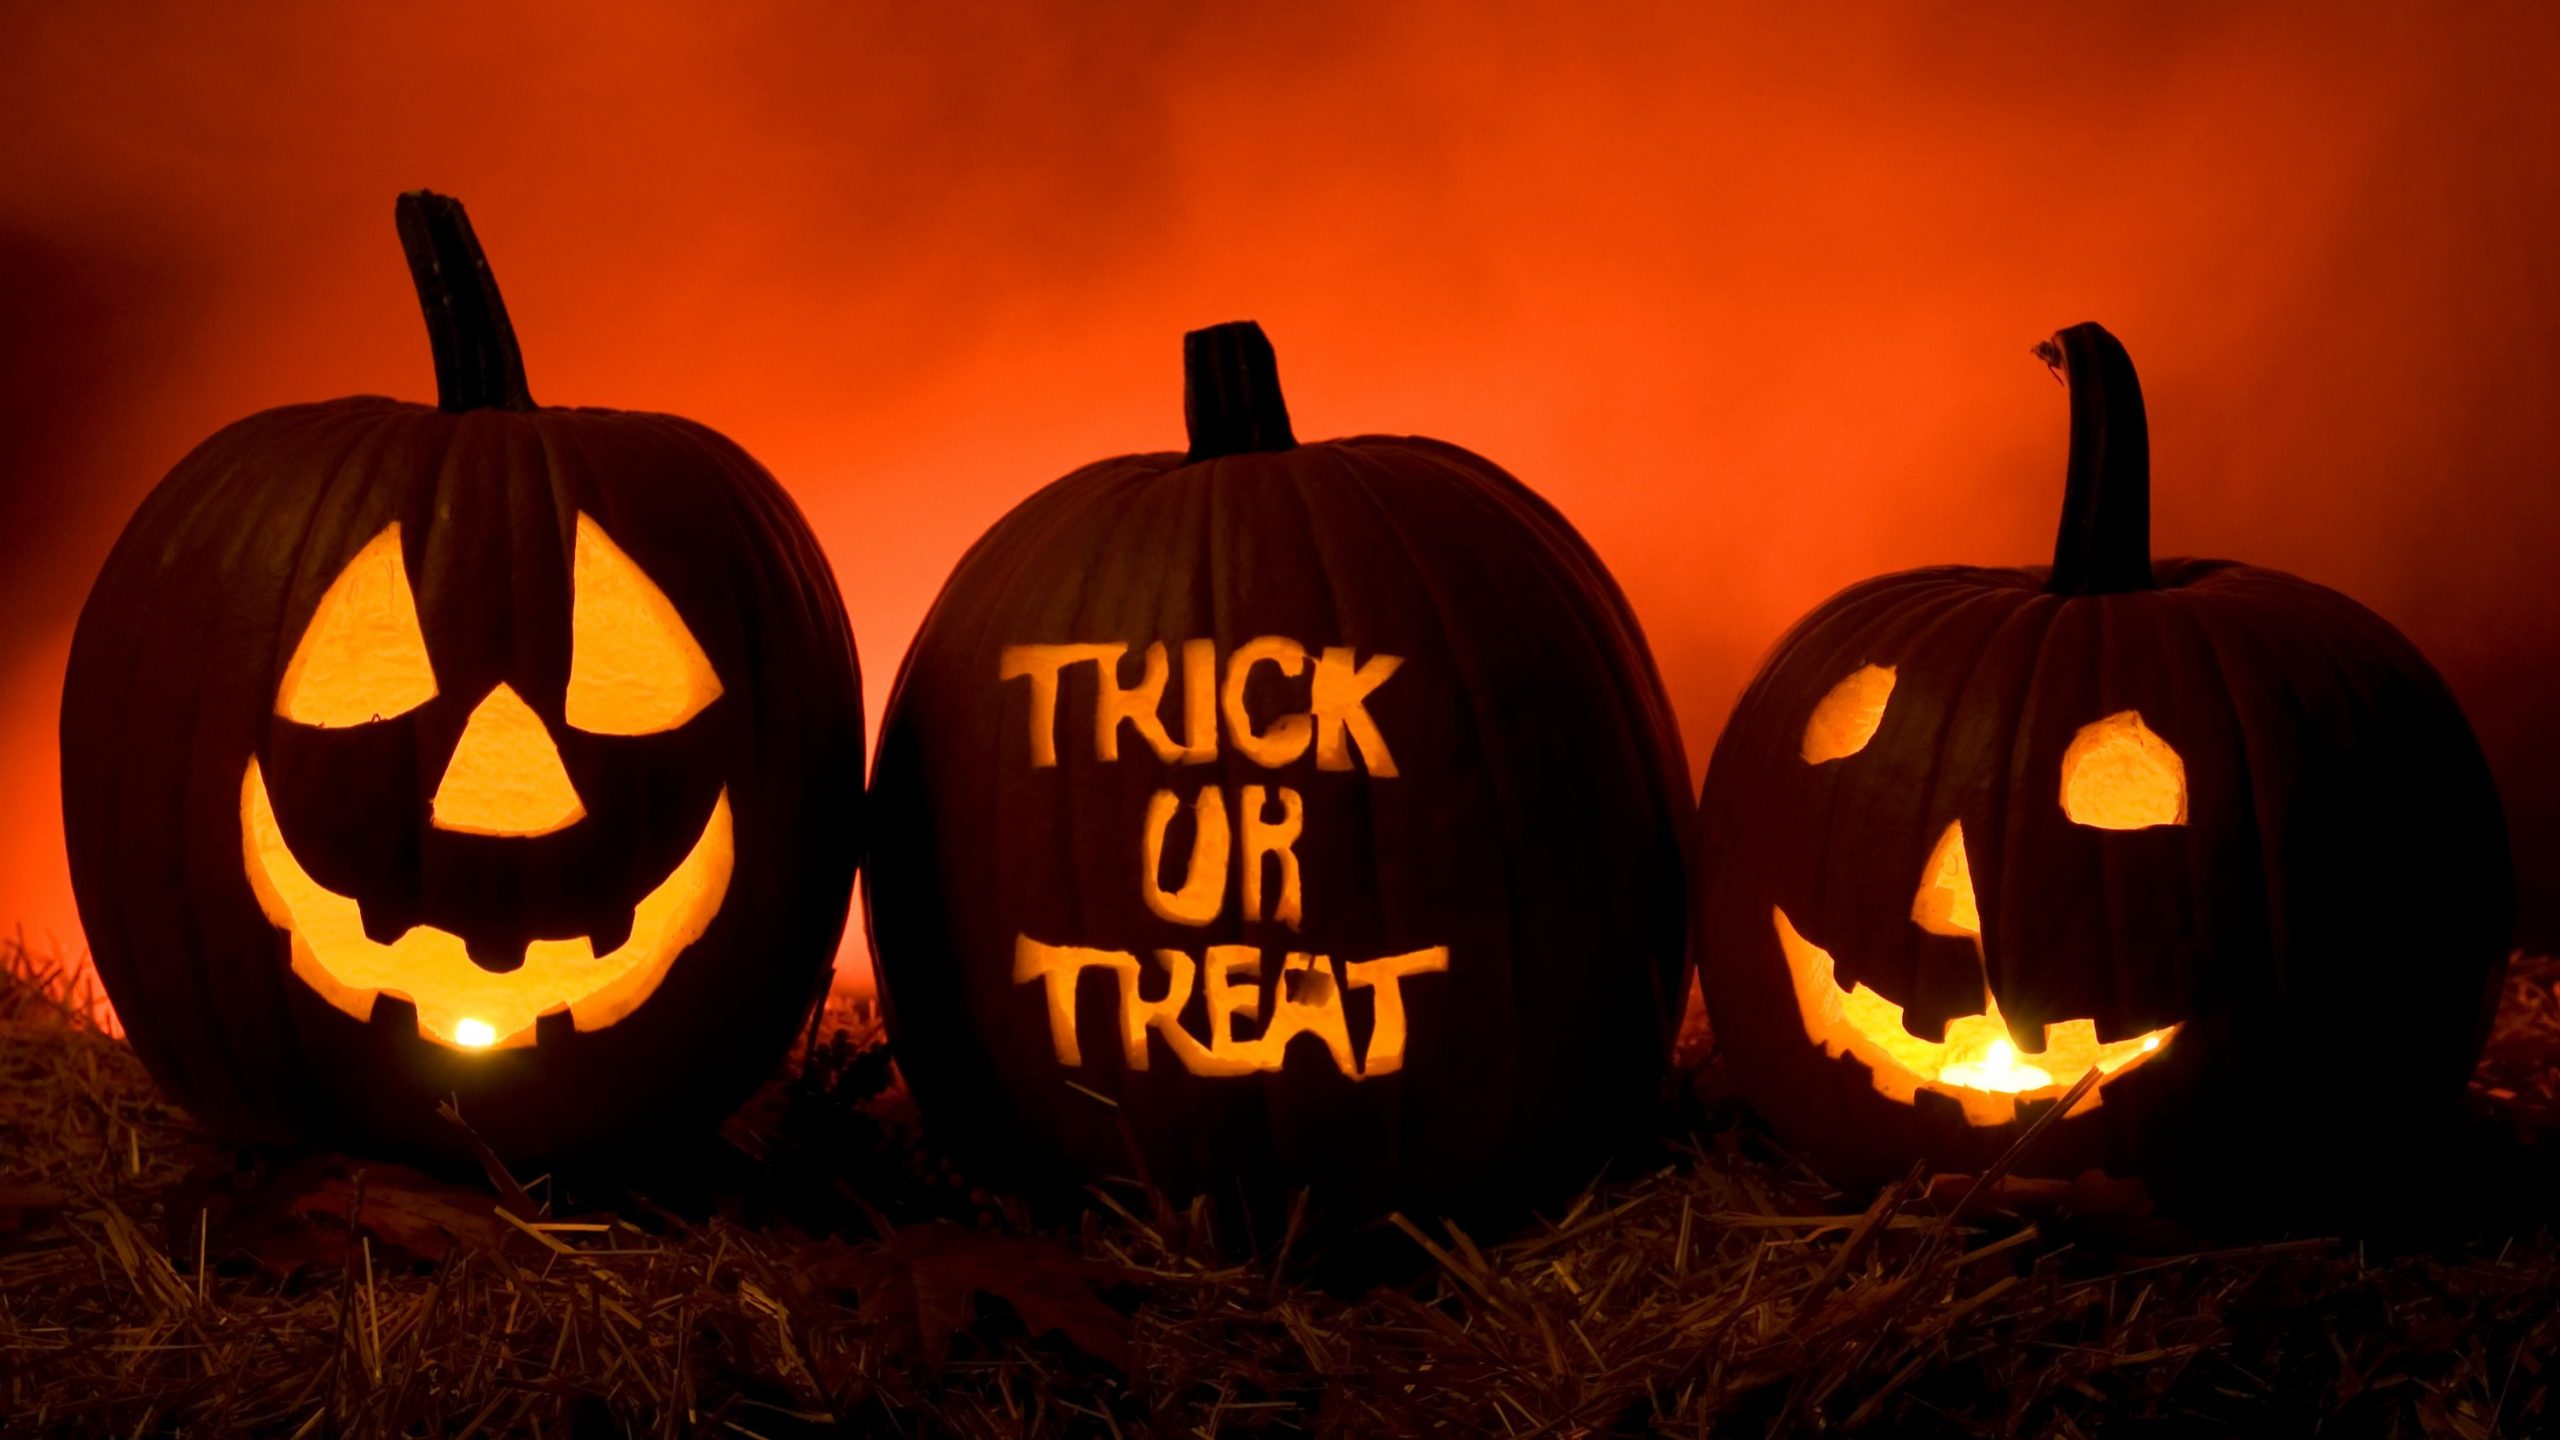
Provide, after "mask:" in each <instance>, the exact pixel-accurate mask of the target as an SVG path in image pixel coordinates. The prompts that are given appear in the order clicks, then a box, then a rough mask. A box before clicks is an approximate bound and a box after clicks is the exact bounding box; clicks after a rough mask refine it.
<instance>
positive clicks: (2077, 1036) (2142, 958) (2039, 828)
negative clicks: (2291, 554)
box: [1698, 325, 2512, 1201]
mask: <svg viewBox="0 0 2560 1440" xmlns="http://www.w3.org/2000/svg"><path fill="white" fill-rule="evenodd" d="M2040 353H2041V354H2042V355H2044V357H2045V358H2046V359H2047V361H2048V363H2050V364H2052V365H2053V366H2054V367H2055V369H2056V370H2057V371H2060V372H2062V374H2063V375H2064V376H2065V377H2066V379H2067V383H2068V385H2069V389H2070V398H2071V413H2072V428H2071V457H2070V473H2069V484H2068V492H2067V495H2066V497H2065V501H2064V510H2063V519H2062V525H2061V531H2060V538H2059V540H2058V542H2057V545H2056V549H2055V559H2054V564H2053V566H2052V568H2051V569H2050V570H2045V569H1992V568H1977V567H1970V566H1942V567H1938V568H1934V569H1925V570H1915V571H1910V572H1907V573H1904V574H1898V575H1889V576H1885V577H1882V578H1879V579H1875V580H1869V581H1865V582H1862V583H1860V584H1858V585H1854V586H1852V587H1850V588H1849V589H1848V590H1846V591H1844V592H1842V593H1841V594H1840V595H1839V596H1837V597H1835V598H1834V599H1832V600H1831V601H1829V602H1827V603H1826V604H1824V605H1823V606H1822V607H1821V608H1820V609H1818V610H1816V611H1815V612H1814V613H1813V614H1811V615H1809V616H1807V617H1806V618H1805V619H1804V620H1803V621H1801V622H1799V623H1798V624H1797V626H1796V627H1795V628H1794V630H1793V631H1791V632H1790V633H1789V634H1788V635H1787V637H1786V638H1785V639H1783V640H1782V641H1780V642H1779V644H1778V646H1777V648H1776V650H1775V652H1774V653H1773V654H1772V655H1771V657H1770V659H1769V660H1768V662H1767V663H1766V665H1765V666H1764V667H1763V668H1762V670H1761V672H1760V674H1759V676H1758V678H1757V679H1755V680H1754V681H1753V682H1752V684H1751V686H1750V688H1749V690H1748V691H1747V692H1746V693H1745V694H1744V696H1743V698H1742V700H1741V702H1740V704H1739V706H1738V707H1737V708H1736V710H1735V712H1734V714H1733V717H1732V719H1731V721H1730V722H1729V723H1728V724H1727V726H1726V728H1725V732H1724V736H1723V738H1722V740H1721V741H1720V743H1719V744H1718V745H1717V747H1716V754H1715V758H1714V761H1713V763H1712V764H1711V765H1710V767H1709V769H1708V774H1707V781H1706V787H1705V794H1704V798H1703V802H1702V811H1701V822H1700V823H1701V827H1702V833H1701V842H1700V847H1701V852H1702V854H1701V861H1700V863H1701V867H1702V868H1701V870H1700V876H1701V882H1700V887H1699V890H1698V904H1699V909H1698V915H1699V923H1698V953H1699V967H1700V975H1701V979H1702V982H1703V985H1704V990H1705V997H1706V1001H1707V1007H1708V1012H1709V1016H1710V1019H1711V1020H1712V1022H1713V1025H1714V1029H1715V1034H1716V1041H1717V1046H1718V1049H1719V1051H1720V1053H1721V1054H1722V1056H1723V1057H1724V1060H1725V1063H1726V1065H1727V1066H1728V1067H1729V1069H1730V1071H1731V1073H1732V1075H1733V1078H1734V1080H1735V1082H1736V1084H1737V1085H1738V1086H1739V1088H1740V1089H1741V1090H1742V1092H1743V1093H1744V1094H1745V1095H1746V1096H1747V1097H1748V1098H1749V1099H1750V1100H1751V1102H1752V1103H1753V1104H1754V1105H1755V1106H1756V1107H1757V1108H1758V1109H1759V1110H1760V1111H1761V1112H1762V1113H1763V1114H1765V1115H1766V1116H1767V1117H1768V1118H1769V1120H1770V1121H1771V1122H1772V1123H1773V1124H1774V1125H1775V1126H1776V1127H1777V1129H1778V1130H1779V1131H1780V1133H1781V1134H1782V1136H1783V1137H1784V1138H1786V1139H1787V1140H1788V1141H1790V1142H1791V1143H1793V1144H1795V1145H1797V1146H1799V1147H1801V1148H1802V1149H1804V1150H1805V1151H1807V1152H1808V1153H1810V1154H1811V1155H1812V1156H1813V1157H1814V1159H1815V1160H1816V1162H1817V1163H1818V1164H1819V1165H1821V1166H1822V1167H1823V1168H1824V1169H1826V1170H1827V1171H1828V1172H1830V1173H1831V1174H1832V1175H1833V1176H1835V1177H1836V1178H1840V1179H1844V1180H1862V1181H1880V1180H1884V1179H1889V1178H1893V1177H1898V1176H1900V1175H1902V1174H1903V1173H1905V1172H1906V1171H1907V1170H1908V1169H1909V1168H1910V1166H1911V1165H1912V1164H1913V1163H1914V1162H1916V1161H1921V1160H1926V1161H1928V1162H1929V1163H1931V1164H1932V1165H1935V1166H1938V1167H1940V1168H1955V1169H1979V1168H1980V1167H1982V1166H1984V1165H1986V1164H1988V1163H1989V1162H1990V1161H1991V1160H1992V1159H1994V1158H1995V1157H1997V1156H1998V1155H1999V1154H2000V1153H2001V1151H2003V1150H2004V1149H2005V1148H2006V1147H2007V1146H2008V1145H2009V1144H2010V1143H2011V1142H2012V1141H2014V1140H2016V1139H2017V1138H2018V1137H2019V1135H2020V1134H2021V1132H2022V1131H2023V1129H2024V1128H2025V1127H2026V1126H2027V1125H2029V1124H2031V1123H2032V1122H2033V1121H2034V1120H2035V1119H2037V1118H2038V1117H2039V1116H2041V1115H2043V1114H2045V1112H2047V1111H2049V1110H2050V1109H2052V1108H2053V1107H2054V1106H2055V1105H2056V1104H2057V1103H2058V1102H2059V1101H2060V1100H2062V1099H2064V1098H2065V1097H2066V1092H2067V1091H2069V1090H2070V1089H2071V1088H2072V1087H2073V1086H2074V1085H2075V1084H2076V1083H2078V1082H2081V1081H2083V1080H2084V1079H2087V1078H2088V1077H2090V1076H2091V1074H2092V1072H2095V1078H2094V1080H2091V1081H2090V1083H2089V1085H2088V1086H2087V1088H2086V1089H2085V1091H2084V1092H2083V1093H2082V1094H2081V1095H2080V1096H2079V1098H2078V1100H2077V1102H2076V1103H2075V1104H2074V1105H2073V1106H2072V1108H2071V1110H2070V1111H2069V1113H2068V1114H2066V1115H2062V1116H2057V1117H2054V1119H2053V1123H2052V1125H2051V1127H2050V1128H2049V1130H2048V1132H2047V1133H2046V1134H2044V1135H2043V1136H2040V1137H2039V1141H2038V1145H2037V1148H2036V1149H2035V1150H2034V1151H2033V1152H2032V1153H2030V1154H2029V1155H2028V1156H2027V1157H2026V1162H2025V1163H2026V1167H2027V1168H2028V1169H2029V1170H2030V1171H2036V1172H2041V1173H2047V1174H2059V1175H2065V1176H2068V1175H2071V1174H2075V1173H2078V1172H2079V1171H2080V1170H2082V1169H2084V1168H2088V1167H2093V1166H2094V1167H2102V1168H2105V1169H2108V1170H2110V1171H2112V1172H2114V1173H2118V1174H2131V1175H2137V1176H2142V1177H2144V1178H2146V1179H2152V1180H2155V1181H2158V1182H2161V1183H2160V1184H2159V1185H2158V1187H2157V1188H2158V1189H2160V1190H2161V1191H2163V1192H2164V1193H2167V1194H2171V1195H2175V1196H2178V1197H2180V1198H2195V1199H2200V1200H2205V1201H2211V1200H2214V1199H2217V1198H2231V1197H2230V1196H2229V1195H2228V1194H2224V1193H2219V1192H2227V1191H2229V1190H2231V1189H2232V1188H2233V1182H2237V1181H2239V1180H2241V1179H2242V1178H2243V1177H2246V1176H2250V1175H2253V1174H2263V1173H2265V1171H2266V1170H2267V1169H2268V1168H2269V1167H2288V1168H2296V1169H2298V1168H2300V1167H2301V1166H2302V1165H2304V1164H2306V1163H2313V1162H2320V1163H2326V1162H2331V1161H2334V1160H2337V1159H2341V1158H2344V1157H2346V1156H2350V1155H2369V1154H2370V1153H2371V1150H2372V1147H2373V1144H2374V1138H2375V1137H2390V1136H2394V1135H2400V1134H2405V1133H2406V1132H2407V1131H2408V1130H2409V1128H2410V1127H2412V1126H2415V1125H2418V1124H2421V1123H2423V1122H2424V1121H2425V1120H2426V1119H2427V1118H2428V1117H2430V1116H2433V1115H2435V1114H2438V1113H2440V1112H2441V1111H2442V1110H2443V1109H2444V1108H2445V1107H2447V1106H2448V1105H2449V1104H2450V1103H2451V1102H2452V1100H2453V1099H2454V1098H2455V1096H2456V1095H2457V1094H2458V1093H2459V1091H2460V1088H2461V1086H2462V1083H2463V1081H2464V1078H2465V1077H2466V1076H2467V1075H2468V1073H2469V1071H2470V1069H2471V1066H2472V1064H2473V1062H2474V1061H2475V1060H2476V1059H2477V1057H2478V1054H2479V1047H2480V1044H2481V1041H2482V1039H2483V1036H2484V1034H2485V1027H2486V1023H2487V1016H2488V1009H2489V1005H2490V1003H2491V1001H2492V999H2493V998H2494V994H2495V988H2496V983H2497V977H2498V974H2499V972H2500V969H2501V966H2502V962H2503V960H2504V957H2505V955H2506V948H2507V939H2508V923H2509V907H2510V904H2511V897H2510V889H2511V884H2512V879H2511V875H2510V872H2509V869H2508V861H2507V853H2506V832H2505V826H2504V822H2503V820H2502V818H2501V815H2500V812H2499V806H2498V801H2497V796H2496V793H2495V791H2494V790H2493V789H2492V788H2491V785H2490V780H2489V775H2488V772H2487V768H2486V766H2485V764H2484V762H2483V760H2482V758H2481V755H2480V752H2479V749H2478V746H2477V744H2476V743H2475V742H2474V740H2473V738H2472V735H2471V731H2470V729H2469V727H2468V725H2467V724H2466V723H2465V722H2464V719H2463V717H2462V714H2461V712H2460V710H2459V709H2458V708H2457V707H2456V706H2455V704H2454V701H2453V699H2452V697H2451V695H2450V694H2449V693H2448V692H2447V691H2446V689H2445V687H2444V685H2443V683H2442V682H2441V681H2440V680H2439V679H2438V678H2437V676H2436V674H2435V673H2434V671H2433V670H2432V669H2431V668H2430V667H2429V666H2428V665H2427V663H2426V661H2425V660H2424V659H2423V658H2422V657H2421V656H2420V655H2419V654H2418V653H2417V651H2416V650H2415V649H2414V648H2413V647H2412V646H2411V645H2410V644H2409V642H2408V641H2407V640H2406V639H2404V638H2403V637H2402V636H2401V635H2400V634H2399V633H2398V632H2397V631H2395V630H2394V629H2393V628H2392V627H2391V626H2390V625H2389V624H2388V623H2386V622H2385V621H2383V620H2382V619H2381V618H2380V617H2378V616H2376V615H2374V614H2373V613H2372V612H2371V611H2369V610H2366V609H2365V608H2364V607H2362V606H2360V605H2358V604H2356V603H2355V602H2354V601H2352V600H2349V599H2348V598H2346V597H2345V596H2343V595H2340V594H2338V593H2337V592H2335V591H2332V590H2328V589H2325V588H2323V587H2321V586H2318V585H2315V584H2312V583H2310V582H2308V581H2304V580H2299V579H2296V578H2294V577H2292V576H2289V575H2284V574H2279V573H2277V572H2274V571H2270V570H2263V569H2257V568H2254V567H2251V566H2246V565H2240V564H2235V563H2232V562H2229V561H2220V560H2163V561H2160V562H2158V563H2156V564H2155V563H2154V562H2153V560H2152V558H2151V554H2150V529H2149V527H2150V520H2149V514H2150V502H2149V484H2150V474H2149V450H2148V443H2147V439H2146V435H2145V430H2144V424H2145V422H2144V415H2143V408H2142V400H2141V395H2140V391H2139V389H2138V386H2137V382H2136V379H2135V376H2134V372H2133V367H2132V365H2131V362H2130V361H2129V360H2127V358H2126V357H2125V353H2124V350H2123V348H2122V346H2120V345H2119V344H2118V343H2117V342H2116V340H2115V338H2114V337H2113V336H2111V335H2109V334H2107V332H2106V331H2104V330H2103V329H2101V328H2099V327H2097V326H2095V325H2081V326H2076V327H2074V328H2072V329H2070V330H2066V331H2064V332H2062V333H2061V334H2059V335H2057V336H2055V337H2054V339H2053V340H2052V341H2051V342H2049V343H2048V344H2047V345H2046V346H2045V347H2043V348H2042V349H2041V351H2040Z"/></svg>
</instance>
